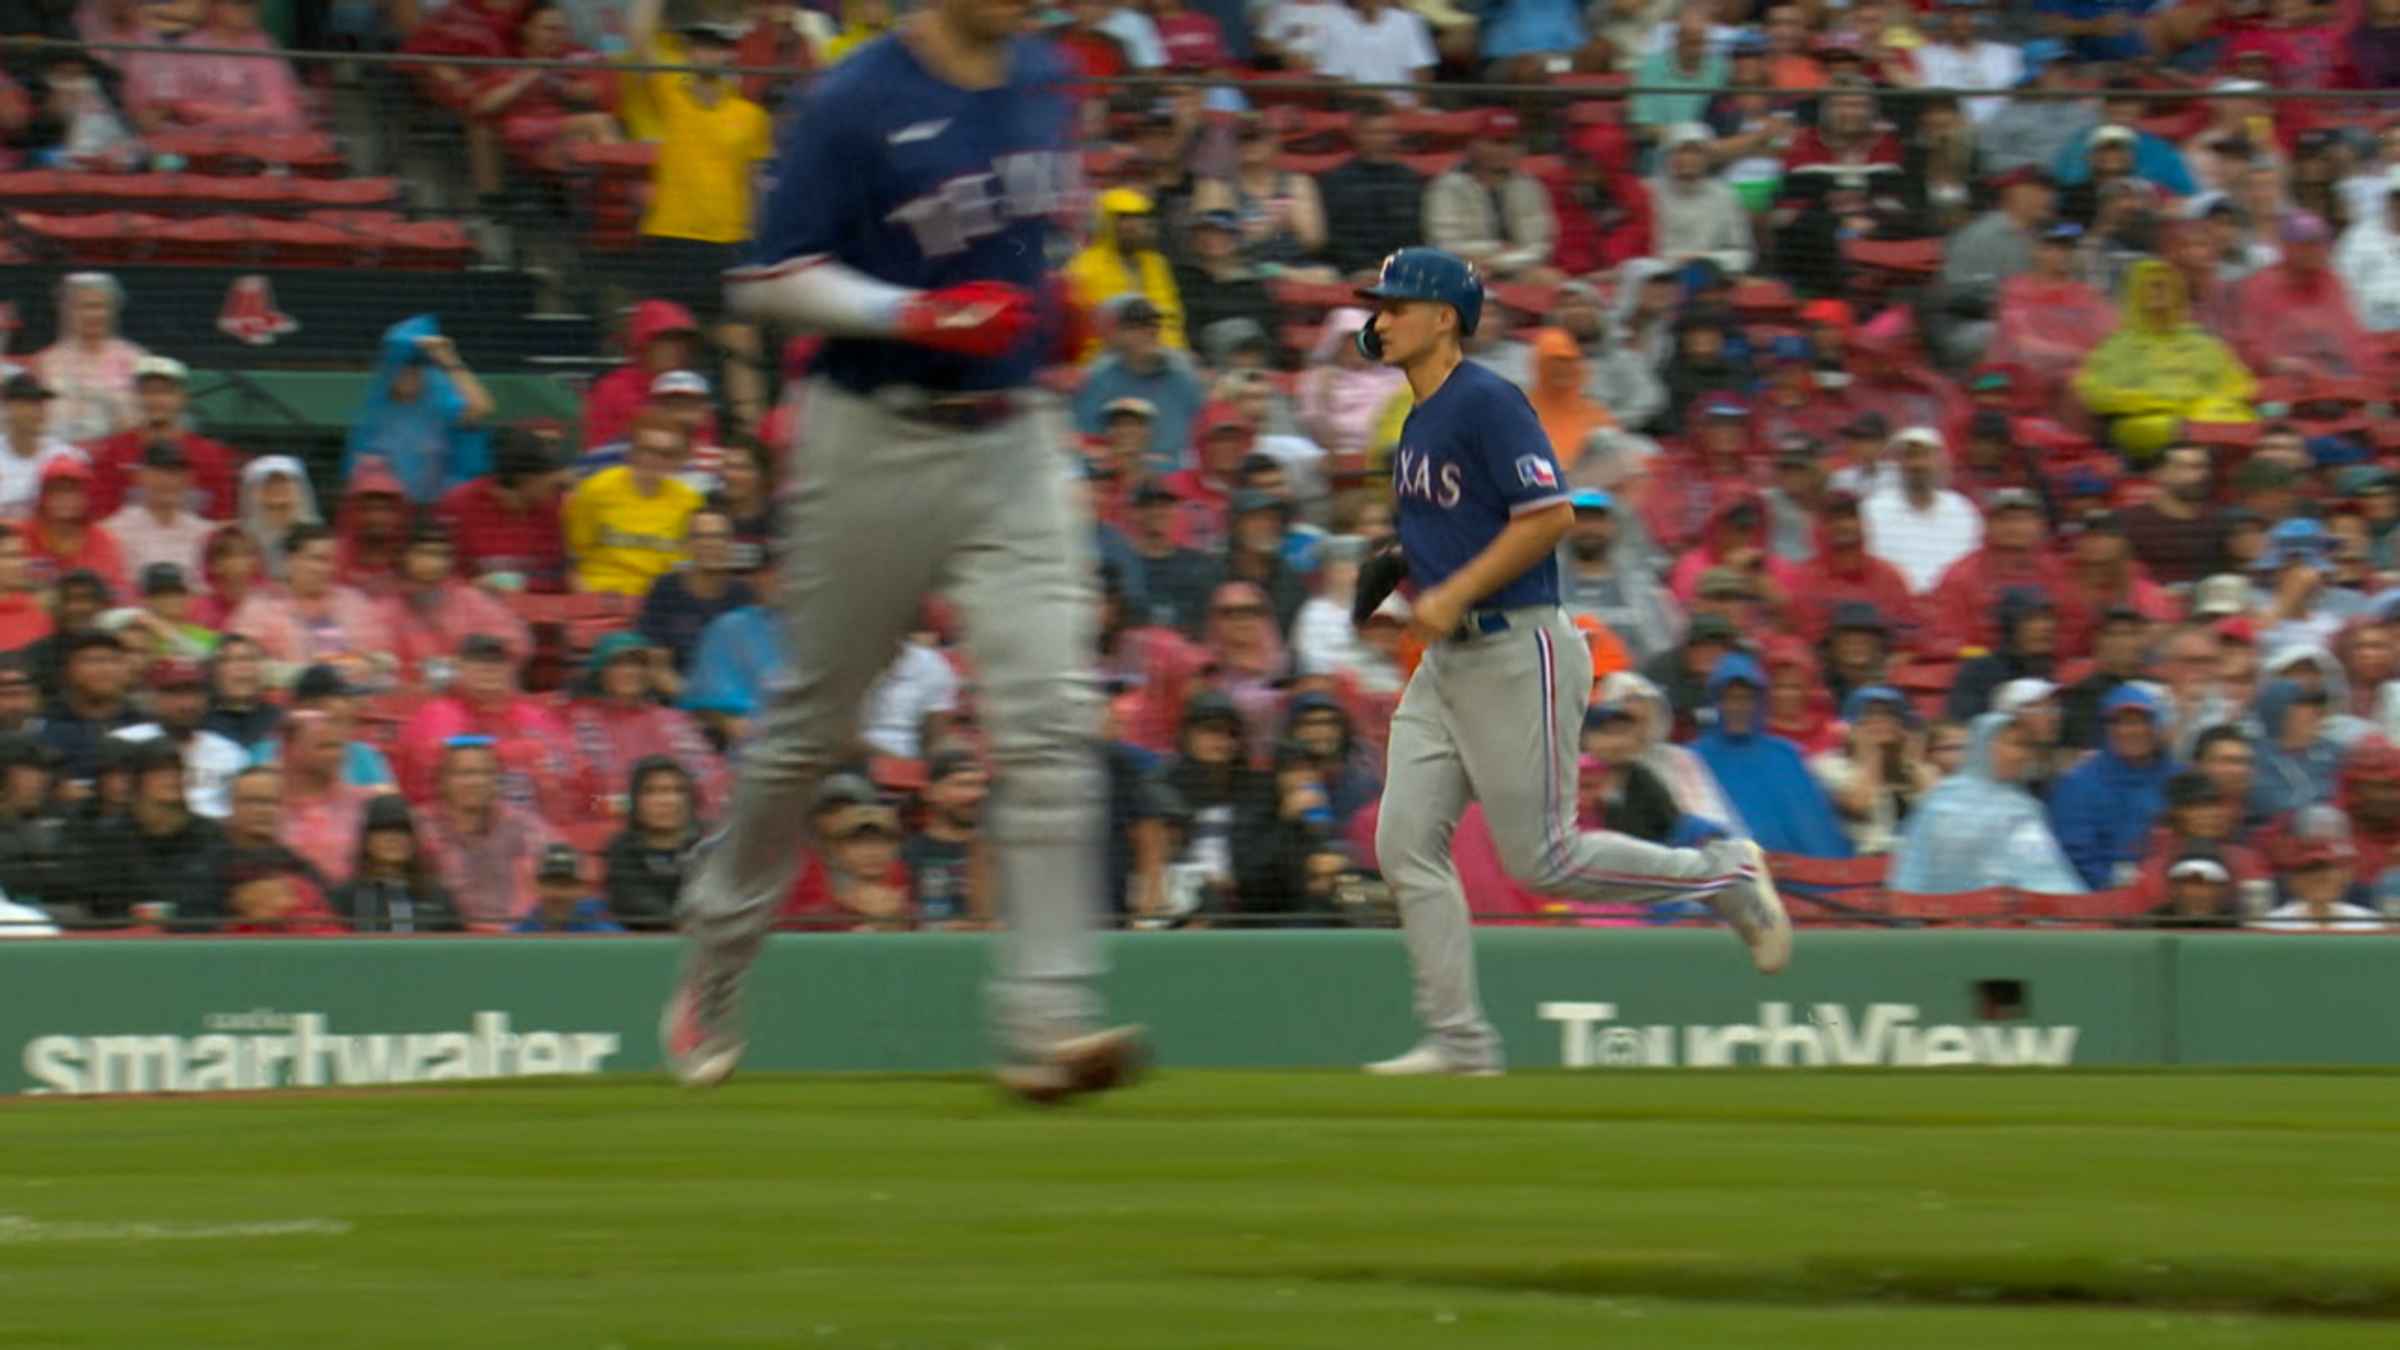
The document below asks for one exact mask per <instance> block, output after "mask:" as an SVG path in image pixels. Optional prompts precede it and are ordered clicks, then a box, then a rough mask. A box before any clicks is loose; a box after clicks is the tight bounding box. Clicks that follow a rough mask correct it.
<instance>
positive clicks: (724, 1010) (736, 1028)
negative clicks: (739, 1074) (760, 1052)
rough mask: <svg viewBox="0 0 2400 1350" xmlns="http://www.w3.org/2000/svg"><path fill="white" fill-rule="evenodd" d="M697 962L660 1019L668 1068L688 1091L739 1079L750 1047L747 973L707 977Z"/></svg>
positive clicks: (660, 1039) (717, 973) (719, 973)
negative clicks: (744, 1012)
mask: <svg viewBox="0 0 2400 1350" xmlns="http://www.w3.org/2000/svg"><path fill="white" fill-rule="evenodd" d="M699 964H700V963H699V961H698V960H697V959H695V960H693V961H691V962H689V963H687V964H686V966H685V968H684V974H683V978H682V979H681V980H680V981H678V982H677V983H676V985H675V992H674V993H672V994H670V995H668V996H667V1006H666V1007H665V1008H664V1009H663V1010H661V1012H660V1013H659V1017H658V1043H659V1048H660V1049H661V1050H663V1051H664V1052H665V1053H666V1060H667V1068H668V1069H669V1070H670V1071H671V1072H673V1073H674V1075H675V1077H676V1080H677V1081H679V1082H681V1083H682V1084H683V1085H684V1086H685V1087H695V1088H710V1087H715V1086H716V1085H717V1084H719V1083H722V1082H724V1081H725V1080H726V1079H728V1078H730V1077H732V1076H733V1070H734V1066H736V1065H738V1064H740V1063H741V1062H742V1051H743V1050H744V1049H745V1048H746V1045H745V1042H744V1041H743V1040H742V1023H741V1000H742V973H741V972H740V971H738V970H718V971H713V972H708V973H705V974H703V973H701V972H700V971H699V970H698V967H699Z"/></svg>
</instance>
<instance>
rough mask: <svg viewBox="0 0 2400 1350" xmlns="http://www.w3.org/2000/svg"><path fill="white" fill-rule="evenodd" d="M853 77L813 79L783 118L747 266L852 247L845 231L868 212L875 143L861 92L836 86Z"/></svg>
mask: <svg viewBox="0 0 2400 1350" xmlns="http://www.w3.org/2000/svg"><path fill="white" fill-rule="evenodd" d="M850 83H851V82H850V81H844V80H819V81H817V85H816V88H814V89H812V90H811V91H809V97H808V99H807V100H806V102H805V103H804V104H803V105H802V106H801V108H800V109H799V111H798V112H797V113H796V114H795V115H794V116H792V117H789V118H786V119H785V121H784V128H783V144H782V145H781V146H779V147H777V149H776V152H775V167H774V181H773V182H771V183H770V184H769V185H768V187H767V193H766V196H765V197H764V198H763V199H762V200H761V202H760V204H759V216H758V221H757V223H756V228H755V229H754V230H753V231H752V235H753V242H752V244H751V257H750V266H751V268H753V269H757V270H760V271H773V270H775V269H776V268H778V267H780V266H782V265H783V264H786V263H799V262H810V261H814V260H816V259H819V258H825V257H837V256H848V255H853V254H855V252H856V251H857V250H856V248H855V247H854V245H855V243H856V241H855V240H853V239H851V238H849V237H848V236H849V233H850V232H851V231H854V230H856V229H858V228H859V222H861V221H864V220H868V219H871V218H872V207H873V202H872V200H871V199H870V197H869V191H870V189H869V179H870V175H871V172H872V165H873V163H874V158H875V149H876V147H875V145H874V138H873V137H872V136H871V135H869V134H868V132H867V126H866V121H865V119H864V118H863V117H862V116H861V115H860V113H861V109H860V100H859V98H858V92H859V91H857V90H855V89H846V88H837V86H848V85H849V84H850Z"/></svg>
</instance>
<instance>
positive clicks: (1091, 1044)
mask: <svg viewBox="0 0 2400 1350" xmlns="http://www.w3.org/2000/svg"><path fill="white" fill-rule="evenodd" d="M1149 1062H1150V1049H1149V1046H1148V1044H1147V1043H1146V1042H1145V1041H1144V1039H1143V1036H1142V1029H1141V1028H1140V1027H1133V1026H1128V1027H1111V1028H1109V1029H1108V1030H1106V1031H1094V1032H1089V1033H1087V1034H1085V1035H1081V1036H1070V1037H1068V1038H1067V1039H1065V1040H1063V1041H1059V1042H1056V1043H1055V1044H1053V1045H1051V1046H1050V1047H1049V1048H1048V1049H1047V1050H1044V1051H1043V1052H1042V1054H1041V1056H1040V1058H1038V1059H1035V1060H1033V1061H1032V1062H1030V1063H1022V1064H1004V1065H1002V1066H1000V1068H999V1069H998V1070H997V1071H995V1073H994V1075H993V1076H994V1077H995V1078H996V1079H997V1080H998V1081H999V1084H1000V1086H1001V1088H1002V1090H1004V1091H1006V1092H1008V1093H1010V1094H1011V1095H1013V1096H1016V1097H1018V1098H1021V1099H1022V1100H1025V1101H1028V1102H1031V1103H1033V1104H1034V1105H1036V1106H1053V1105H1056V1104H1057V1103H1059V1102H1062V1101H1065V1100H1066V1099H1067V1098H1069V1097H1074V1096H1079V1095H1082V1094H1085V1093H1092V1092H1107V1091H1109V1090H1110V1089H1112V1088H1120V1087H1124V1086H1126V1085H1127V1084H1129V1083H1131V1082H1133V1081H1134V1080H1135V1079H1136V1078H1139V1077H1141V1074H1142V1069H1143V1068H1144V1067H1145V1066H1146V1065H1147V1064H1148V1063H1149Z"/></svg>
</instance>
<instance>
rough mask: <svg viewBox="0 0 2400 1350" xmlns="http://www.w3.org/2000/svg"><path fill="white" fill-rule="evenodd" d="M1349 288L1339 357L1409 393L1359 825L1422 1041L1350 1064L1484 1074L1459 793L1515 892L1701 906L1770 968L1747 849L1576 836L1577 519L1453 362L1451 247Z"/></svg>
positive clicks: (1480, 375) (1769, 916) (1477, 282)
mask: <svg viewBox="0 0 2400 1350" xmlns="http://www.w3.org/2000/svg"><path fill="white" fill-rule="evenodd" d="M1359 294H1360V295H1362V296H1364V297H1365V298H1367V299H1369V300H1372V301H1373V302H1374V303H1375V305H1376V306H1377V312H1376V315H1375V318H1374V321H1373V322H1372V323H1370V324H1369V325H1368V326H1367V327H1365V328H1362V329H1360V330H1359V333H1358V339H1357V340H1358V347H1359V350H1360V351H1361V352H1362V353H1364V354H1365V355H1366V357H1367V358H1368V359H1369V360H1372V361H1381V362H1383V363H1384V364H1386V365H1391V366H1397V367H1399V368H1400V369H1401V370H1402V371H1403V372H1405V373H1406V374H1407V376H1408V383H1409V388H1410V389H1411V390H1412V391H1413V392H1414V393H1415V395H1416V406H1415V409H1414V410H1413V411H1411V412H1410V413H1409V415H1408V421H1407V422H1406V424H1405V425H1404V426H1403V427H1402V429H1401V433H1400V445H1399V448H1398V449H1397V450H1395V451H1394V452H1393V458H1392V490H1393V497H1394V501H1395V504H1396V508H1397V513H1398V516H1399V553H1400V559H1401V561H1402V562H1403V563H1404V564H1405V567H1406V573H1407V579H1408V584H1409V586H1410V587H1411V588H1412V590H1413V595H1412V598H1411V600H1410V605H1411V614H1410V619H1409V623H1410V626H1411V627H1412V628H1413V629H1414V630H1415V632H1416V633H1417V635H1418V636H1419V637H1420V638H1422V639H1423V640H1424V641H1425V643H1426V648H1425V656H1424V659H1423V661H1422V662H1421V663H1420V664H1419V665H1418V667H1417V672H1416V674H1415V676H1414V677H1413V678H1411V679H1410V680H1409V682H1408V688H1407V689H1406V691H1405V692H1403V693H1402V694H1401V696H1400V706H1399V709H1398V711H1397V712H1395V713H1394V714H1393V717H1392V735H1391V743H1390V751H1389V763H1388V767H1387V769H1386V776H1385V779H1384V785H1383V807H1382V814H1381V817H1380V819H1379V820H1378V821H1377V824H1376V828H1375V852H1376V856H1377V858H1378V860H1379V861H1380V862H1381V864H1382V868H1383V875H1384V878H1385V880H1387V881H1388V882H1390V883H1391V886H1392V890H1393V892H1394V894H1395V895H1397V896H1398V898H1399V902H1400V920H1401V928H1402V932H1403V936H1404V937H1405V938H1406V940H1407V943H1408V958H1409V963H1410V965H1411V966H1412V967H1413V968H1414V971H1415V976H1416V1008H1417V1017H1418V1019H1419V1020H1420V1021H1421V1022H1422V1023H1423V1024H1424V1028H1425V1033H1426V1035H1425V1039H1424V1040H1423V1041H1421V1042H1420V1043H1419V1044H1418V1045H1417V1046H1416V1048H1414V1049H1412V1050H1410V1051H1408V1052H1407V1053H1406V1054H1403V1055H1400V1056H1398V1057H1397V1058H1394V1059H1387V1060H1382V1061H1379V1062H1377V1063H1374V1064H1370V1065H1368V1066H1367V1071H1368V1072H1370V1073H1378V1074H1440V1073H1452V1074H1473V1075H1488V1074H1496V1073H1498V1072H1500V1068H1501V1053H1500V1039H1499V1036H1498V1034H1497V1033H1496V1032H1495V1031H1494V1030H1493V1029H1492V1024H1491V1022H1490V1021H1488V1020H1487V1019H1486V1018H1485V1017H1484V1014H1483V1004H1482V1000H1481V998H1480V997H1479V996H1478V995H1477V993H1476V990H1475V953H1474V948H1473V946H1472V943H1471V939H1470V938H1469V934H1468V923H1467V900H1466V892H1465V891H1464V889H1463V888H1462V887H1461V886H1460V884H1459V879H1458V869H1457V868H1456V867H1455V866H1454V865H1452V863H1451V860H1450V835H1451V831H1452V830H1453V828H1454V827H1456V825H1457V824H1458V817H1459V813H1460V812H1462V811H1464V810H1465V809H1466V805H1467V803H1468V802H1469V801H1470V800H1478V801H1481V802H1482V803H1483V810H1484V815H1485V817H1486V818H1487V819H1488V820H1489V821H1490V823H1491V827H1492V837H1493V839H1494V840H1496V841H1497V842H1498V844H1499V847H1500V858H1501V862H1502V864H1503V865H1504V866H1505V867H1507V869H1508V871H1509V874H1510V875H1512V876H1514V877H1516V878H1517V879H1518V880H1519V881H1521V882H1523V883H1524V884H1525V885H1527V886H1529V887H1531V888H1532V889H1534V890H1536V891H1539V892H1541V893H1542V894H1545V895H1563V896H1573V897H1576V898H1578V899H1588V900H1629V901H1645V900H1666V899H1704V900H1706V901H1707V902H1708V903H1709V904H1710V906H1711V907H1713V908H1714V909H1715V910H1716V912H1717V913H1718V914H1720V915H1721V916H1723V917H1724V918H1725V920H1726V921H1727V922H1728V923H1729V924H1731V925H1732V927H1733V930H1734V932H1735V933H1737V934H1739V935H1740V937H1741V939H1742V941H1743V942H1744V943H1745V944H1747V945H1748V947H1749V948H1750V959H1751V961H1752V963H1753V964H1755V965H1756V966H1757V967H1758V969H1759V970H1761V971H1762V972H1766V973H1769V974H1772V973H1774V972H1775V971H1779V970H1781V969H1783V967H1784V965H1785V963H1786V962H1788V961H1789V960H1790V959H1791V952H1792V929H1791V921H1790V920H1789V919H1788V918H1786V917H1785V915H1784V911H1783V901H1782V898H1781V897H1780V896H1778V895H1777V894H1776V892H1775V883H1774V881H1773V880H1772V879H1771V878H1770V877H1769V876H1768V875H1767V869H1766V863H1765V857H1764V854H1763V853H1762V852H1761V851H1760V849H1759V847H1758V845H1757V844H1756V843H1754V842H1752V841H1750V840H1748V839H1719V840H1716V841H1713V842H1711V843H1709V844H1707V845H1706V846H1704V847H1701V848H1666V847H1663V846H1661V845H1657V844H1652V843H1648V842H1645V841H1643V840H1639V839H1635V838H1632V837H1630V836H1627V835H1622V834H1614V833H1610V832H1607V831H1597V832H1584V831H1579V830H1577V829H1576V827H1575V819H1574V812H1575V779H1576V768H1577V760H1578V756H1577V754H1576V745H1577V737H1578V734H1579V730H1580V728H1581V727H1582V725H1583V710H1584V705H1585V703H1586V702H1587V701H1589V699H1590V697H1591V690H1592V658H1591V650H1590V648H1588V647H1586V646H1585V645H1584V641H1583V637H1582V635H1581V634H1579V633H1577V632H1576V630H1575V626H1574V624H1573V623H1571V622H1569V620H1568V619H1567V616H1566V614H1565V612H1564V611H1562V610H1561V609H1560V608H1559V604H1558V563H1557V552H1558V543H1559V540H1560V539H1562V538H1564V537H1565V535H1566V533H1567V530H1568V529H1569V528H1570V527H1571V526H1572V525H1573V524H1574V522H1575V513H1574V508H1573V507H1571V506H1570V505H1569V504H1568V500H1567V491H1566V488H1565V487H1564V486H1563V475H1561V474H1560V472H1559V467H1558V462H1557V460H1556V458H1555V457H1554V456H1553V455H1552V453H1551V450H1550V442H1549V440H1548V438H1546V437H1545V436H1544V435H1543V433H1542V427H1541V423H1540V421H1539V420H1538V419H1537V418H1536V417H1535V416H1534V412H1533V408H1532V405H1530V404H1528V403H1527V402H1526V401H1525V395H1524V394H1523V393H1522V392H1520V391H1519V390H1518V389H1517V387H1516V386H1515V385H1513V384H1510V383H1509V382H1508V381H1507V380H1506V379H1504V378H1502V377H1501V376H1499V375H1496V374H1494V373H1492V372H1491V371H1490V370H1488V369H1486V368H1484V367H1483V366H1480V365H1476V364H1473V363H1470V362H1466V361H1464V360H1463V359H1462V356H1463V353H1462V352H1461V350H1460V342H1461V340H1462V339H1464V338H1466V337H1469V336H1471V335H1472V334H1473V333H1474V332H1475V324H1476V321H1477V320H1478V319H1479V318H1480V317H1481V316H1482V313H1483V280H1482V278H1481V277H1480V276H1478V275H1477V274H1476V272H1475V269H1474V268H1473V267H1472V266H1470V265H1469V264H1468V263H1467V262H1465V261H1464V260H1463V259H1461V258H1459V257H1457V256H1456V255H1454V254H1450V253H1445V252H1443V251H1441V250H1440V249H1433V248H1404V249H1401V250H1400V251H1399V252H1397V253H1394V254H1393V255H1392V256H1391V257H1389V258H1387V259H1385V260H1384V264H1383V272H1382V275H1381V276H1380V277H1379V278H1378V279H1377V281H1376V283H1375V284H1374V285H1373V286H1369V287H1366V288H1364V289H1362V290H1361V291H1360V292H1359ZM1394 570H1395V571H1396V570H1397V569H1396V568H1395V569H1394ZM1368 598H1369V597H1368V596H1367V595H1366V594H1363V593H1362V595H1361V596H1360V602H1361V603H1362V604H1364V603H1365V602H1366V601H1367V599H1368ZM1374 598H1377V599H1380V598H1381V597H1374Z"/></svg>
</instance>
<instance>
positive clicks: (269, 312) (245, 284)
mask: <svg viewBox="0 0 2400 1350" xmlns="http://www.w3.org/2000/svg"><path fill="white" fill-rule="evenodd" d="M217 331H218V332H220V333H223V334H225V335H226V336H228V337H231V338H235V339H238V340H239V341H242V342H246V343H248V344H250V345H251V346H253V347H264V346H268V345H269V344H271V343H273V342H274V341H275V339H277V338H279V337H282V336H283V335H285V334H286V333H297V332H299V331H300V321H299V320H298V319H295V318H293V317H292V316H291V315H289V314H286V313H284V312H283V311H282V310H279V309H277V308H275V288H274V287H273V286H272V285H270V284H269V283H268V281H267V279H266V278H265V277H263V276H260V275H259V274H257V273H255V272H253V273H251V274H250V275H249V276H246V277H236V278H234V281H233V286H232V288H231V289H230V290H228V291H226V292H225V307H224V308H223V309H221V310H219V311H217Z"/></svg>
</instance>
